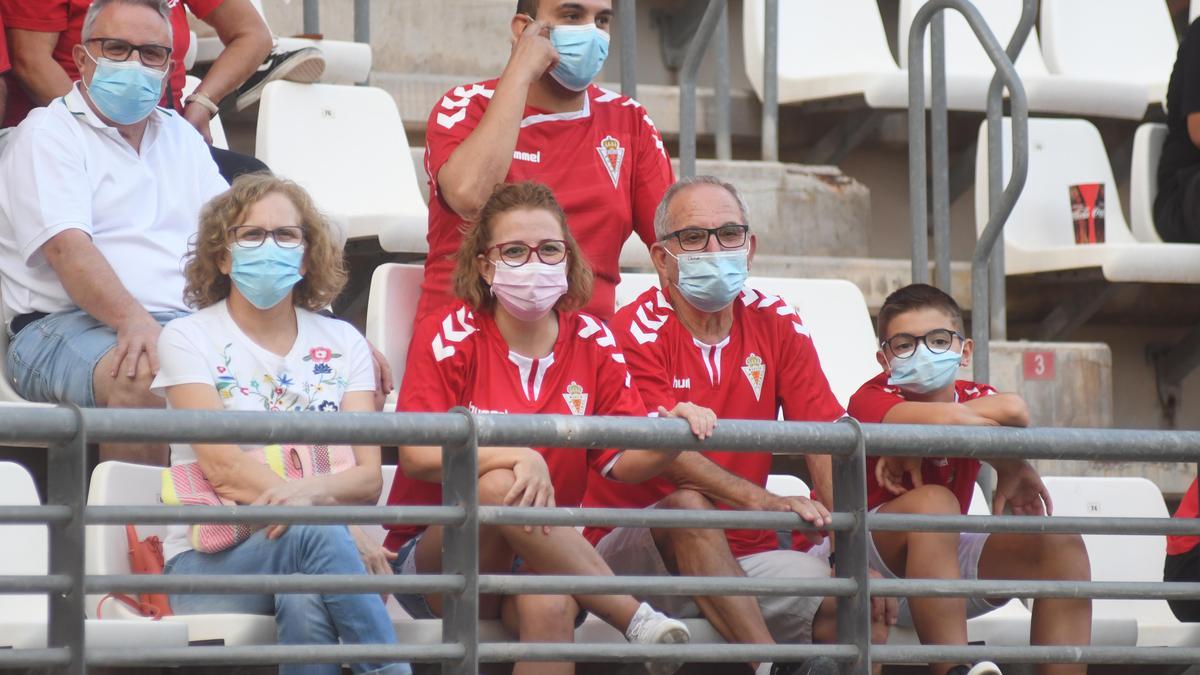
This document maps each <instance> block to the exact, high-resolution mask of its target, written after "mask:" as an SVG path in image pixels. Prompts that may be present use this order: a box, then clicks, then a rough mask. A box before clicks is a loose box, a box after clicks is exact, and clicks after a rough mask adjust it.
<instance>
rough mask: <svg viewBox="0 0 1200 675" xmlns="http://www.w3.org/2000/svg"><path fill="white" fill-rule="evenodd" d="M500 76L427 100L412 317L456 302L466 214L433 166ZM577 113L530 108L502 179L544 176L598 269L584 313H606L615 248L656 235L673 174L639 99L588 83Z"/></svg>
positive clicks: (458, 139)
mask: <svg viewBox="0 0 1200 675" xmlns="http://www.w3.org/2000/svg"><path fill="white" fill-rule="evenodd" d="M495 89H496V80H488V81H487V82H480V83H477V84H472V85H466V86H462V87H456V88H454V89H452V90H451V91H448V92H446V95H445V96H443V97H442V99H441V100H440V101H438V103H437V105H435V106H434V107H433V112H432V113H430V115H429V123H428V124H427V125H426V126H425V171H426V173H427V174H428V175H429V195H430V198H429V234H428V235H427V239H428V241H429V257H428V258H427V259H426V261H425V280H424V282H423V283H422V285H421V303H420V306H419V307H418V310H417V316H426V315H427V313H429V312H436V310H438V309H439V308H441V307H443V306H446V305H450V304H453V303H454V302H455V299H454V297H453V296H452V292H453V289H452V283H451V276H452V275H453V273H454V260H453V258H454V254H455V253H456V252H457V251H458V246H459V244H460V243H461V242H462V227H463V219H462V218H461V217H460V216H459V215H458V213H456V212H455V211H454V209H452V208H450V206H449V205H448V204H447V203H446V201H445V200H444V199H442V196H441V193H440V191H439V190H438V172H440V171H441V170H442V165H443V164H445V163H446V160H448V159H450V155H451V154H452V153H453V152H454V149H455V148H457V147H458V145H459V143H462V142H463V141H464V140H466V138H467V136H469V135H470V134H471V132H472V131H474V130H475V127H476V126H478V125H479V121H480V120H481V119H482V118H483V113H484V111H486V110H487V106H488V103H489V101H490V100H491V97H492V94H493V93H495ZM583 100H584V104H583V110H580V111H578V112H570V113H547V112H545V111H543V110H538V109H537V108H532V107H526V108H525V117H524V119H523V120H521V131H520V135H519V136H518V137H517V147H516V150H515V151H514V152H513V159H512V163H511V164H510V165H509V169H508V175H507V176H506V177H505V180H506V181H508V182H517V181H523V180H532V181H537V182H539V183H544V184H545V185H547V186H548V187H549V188H550V189H551V190H552V191H553V192H554V197H555V199H557V200H558V203H559V204H561V205H562V208H563V211H564V212H565V213H566V214H567V225H568V227H570V228H571V233H572V234H574V235H575V238H576V239H577V240H578V241H579V246H580V248H582V249H583V253H584V255H586V256H587V259H588V262H589V263H591V266H592V271H593V272H594V273H595V275H596V282H595V286H594V290H593V292H592V299H591V302H590V303H589V304H588V306H587V307H586V308H585V311H587V312H589V313H591V314H593V315H595V316H598V317H600V318H602V319H606V320H607V319H608V318H609V317H610V316H612V313H613V310H614V309H615V305H616V294H615V289H616V285H617V282H618V281H619V280H620V278H621V275H620V272H619V271H618V269H617V261H618V259H619V258H620V255H621V246H622V244H624V242H625V240H626V239H628V238H629V234H630V233H631V232H636V233H637V235H638V236H639V237H641V238H642V241H644V242H646V245H647V246H649V245H650V244H652V243H653V242H654V210H655V209H656V208H658V202H659V201H660V200H661V199H662V196H663V193H664V192H665V191H666V189H667V187H668V186H669V185H671V183H673V182H674V181H675V177H674V174H673V173H672V171H671V162H670V159H669V158H668V157H667V152H666V150H665V149H664V148H663V143H662V137H661V136H660V135H659V133H658V130H657V129H655V128H654V123H653V122H652V121H650V116H649V115H648V114H646V110H645V108H643V107H642V106H641V104H639V103H638V102H637V101H635V100H633V99H631V98H629V97H627V96H622V95H620V94H617V93H615V92H611V91H608V90H606V89H601V88H600V87H597V86H595V85H592V86H590V87H588V89H587V92H586V94H585V96H584V99H583Z"/></svg>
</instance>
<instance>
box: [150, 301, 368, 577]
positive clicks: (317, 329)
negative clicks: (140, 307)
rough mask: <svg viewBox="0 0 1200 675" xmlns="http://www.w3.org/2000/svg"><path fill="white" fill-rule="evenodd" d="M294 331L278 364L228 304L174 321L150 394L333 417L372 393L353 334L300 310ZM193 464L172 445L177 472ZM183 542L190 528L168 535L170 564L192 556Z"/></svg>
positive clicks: (362, 347) (188, 453)
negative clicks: (358, 395) (183, 388)
mask: <svg viewBox="0 0 1200 675" xmlns="http://www.w3.org/2000/svg"><path fill="white" fill-rule="evenodd" d="M296 327H297V334H296V342H295V343H294V344H293V345H292V349H291V351H289V352H288V353H287V355H286V356H280V355H278V354H275V353H273V352H270V351H268V350H266V349H263V348H262V347H260V346H258V345H257V344H255V343H254V341H252V340H251V339H250V338H249V337H247V336H246V334H245V333H243V332H242V330H241V329H240V328H238V326H237V324H236V323H234V321H233V317H231V316H230V315H229V309H228V307H227V306H226V304H225V302H224V301H222V302H219V303H217V304H215V305H212V306H210V307H206V308H204V309H202V310H200V311H198V312H196V313H195V314H192V315H190V316H185V317H182V318H179V319H175V320H174V321H171V322H170V323H168V324H167V325H166V326H165V327H164V328H163V330H162V333H161V334H160V335H159V338H158V359H159V371H158V375H157V376H156V377H155V378H154V382H153V383H152V384H151V385H150V388H151V391H153V392H154V393H156V394H158V395H159V396H164V397H165V396H166V389H167V387H172V386H175V385H178V384H211V385H212V386H213V387H215V388H216V389H217V393H218V394H219V395H220V397H221V402H222V403H223V404H224V405H225V409H226V410H248V411H264V410H266V411H287V412H300V411H319V412H332V411H337V410H340V409H341V405H342V397H343V396H344V395H345V394H346V393H347V392H351V391H374V390H375V371H374V367H373V366H372V363H371V348H370V347H369V346H368V345H367V341H366V339H365V338H364V337H363V336H362V335H360V334H359V332H358V331H357V330H355V328H354V327H353V326H351V325H350V324H348V323H346V322H344V321H341V320H339V319H332V318H329V317H325V316H321V315H320V314H315V313H313V312H309V311H306V310H303V309H299V308H297V309H296ZM257 447H261V445H260V444H246V445H244V446H243V449H246V450H252V449H254V448H257ZM194 461H196V453H195V452H194V451H193V450H192V447H191V446H190V445H188V444H183V443H176V444H172V445H171V464H172V465H175V464H182V463H184V462H194ZM186 534H187V527H186V526H172V527H170V528H168V536H167V542H165V546H164V548H166V549H168V550H166V551H164V554H165V557H166V558H168V559H170V558H171V557H173V556H174V555H175V554H176V553H179V552H181V551H182V550H187V549H189V548H190V547H189V546H188V544H187V536H186Z"/></svg>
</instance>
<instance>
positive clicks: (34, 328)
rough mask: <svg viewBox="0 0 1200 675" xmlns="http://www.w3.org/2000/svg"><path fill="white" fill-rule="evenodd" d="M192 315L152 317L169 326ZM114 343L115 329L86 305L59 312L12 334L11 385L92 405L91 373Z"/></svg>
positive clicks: (41, 396) (43, 398) (43, 397)
mask: <svg viewBox="0 0 1200 675" xmlns="http://www.w3.org/2000/svg"><path fill="white" fill-rule="evenodd" d="M188 314H190V312H151V313H150V316H152V317H154V319H155V320H156V321H158V323H160V324H162V325H166V324H167V322H168V321H170V320H172V319H177V318H179V317H181V316H187V315H188ZM0 330H7V329H5V328H0ZM115 346H117V333H116V331H114V330H113V329H111V328H109V327H108V326H106V325H104V324H103V323H101V322H100V321H99V320H97V319H95V318H93V317H92V316H91V315H89V314H88V313H87V312H85V311H83V310H82V309H76V310H69V311H66V312H55V313H54V314H50V315H49V316H44V317H42V318H40V319H38V320H37V321H34V322H33V323H31V324H29V325H28V326H25V327H24V328H22V329H21V332H20V333H17V334H16V335H15V336H13V339H12V343H11V344H9V346H8V361H7V364H6V367H7V368H8V376H9V378H10V379H11V381H12V385H13V389H16V391H17V393H18V394H20V395H21V396H22V397H24V398H26V399H28V400H30V401H38V402H42V403H74V404H75V405H78V406H80V407H83V408H94V407H96V392H95V389H94V386H93V380H92V374H93V373H94V372H95V371H96V366H97V365H98V364H99V363H100V359H102V358H104V355H105V354H107V353H108V352H109V351H111V350H112V348H113V347H115Z"/></svg>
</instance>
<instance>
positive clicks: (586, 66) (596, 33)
mask: <svg viewBox="0 0 1200 675" xmlns="http://www.w3.org/2000/svg"><path fill="white" fill-rule="evenodd" d="M550 42H551V43H552V44H553V45H554V49H555V50H557V51H558V65H557V66H554V70H551V71H550V77H553V78H554V80H555V81H556V82H558V83H559V84H561V85H562V86H564V87H566V88H567V89H570V90H571V91H583V90H584V89H587V87H588V85H589V84H591V83H592V80H594V79H596V76H597V75H599V74H600V69H601V68H603V67H604V61H605V59H607V58H608V33H605V32H604V31H602V30H600V29H599V28H597V27H596V26H595V24H588V25H586V26H555V27H554V30H552V31H550Z"/></svg>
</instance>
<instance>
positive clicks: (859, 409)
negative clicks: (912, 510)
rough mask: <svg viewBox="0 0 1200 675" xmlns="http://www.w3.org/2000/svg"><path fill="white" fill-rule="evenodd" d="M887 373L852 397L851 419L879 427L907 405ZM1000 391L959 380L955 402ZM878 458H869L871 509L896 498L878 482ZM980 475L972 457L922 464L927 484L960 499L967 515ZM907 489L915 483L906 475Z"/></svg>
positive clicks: (922, 475) (902, 393) (868, 506)
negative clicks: (897, 408)
mask: <svg viewBox="0 0 1200 675" xmlns="http://www.w3.org/2000/svg"><path fill="white" fill-rule="evenodd" d="M887 381H888V375H887V373H880V374H878V375H876V376H875V377H874V378H872V379H871V380H870V381H869V382H867V383H866V384H864V385H863V386H861V387H859V389H858V391H856V392H854V395H853V396H851V397H850V416H851V417H853V418H854V419H856V420H858V421H859V422H863V423H868V424H875V423H879V422H882V421H883V416H884V415H886V414H887V412H888V411H889V410H891V409H892V407H893V406H895V405H896V404H898V403H903V402H904V401H905V400H906V399H905V398H904V390H902V389H900V387H893V386H890V385H889V384H888V383H887ZM995 393H996V389H995V388H994V387H992V386H991V385H987V384H978V383H975V382H969V381H967V380H957V381H955V383H954V400H955V401H960V402H961V401H971V400H974V399H977V398H983V397H984V396H991V395H993V394H995ZM878 462H879V458H878V457H869V456H868V457H867V508H869V509H873V508H875V507H876V506H879V505H880V504H883V503H885V502H888V501H890V500H891V499H892V498H893V497H895V496H896V495H893V494H892V493H891V492H888V490H887V488H885V487H883V486H882V485H880V484H879V481H877V480H875V465H876V464H877V463H878ZM978 476H979V460H977V459H970V458H968V457H936V458H935V457H926V458H925V459H924V460H922V462H921V480H923V481H925V484H926V485H944V486H946V487H947V488H949V489H950V491H951V492H953V493H954V496H955V497H957V498H958V505H959V506H960V507H961V508H962V512H963V514H966V512H967V509H968V508H969V507H970V506H971V497H972V496H973V495H974V494H975V478H976V477H978ZM904 487H906V488H908V489H910V490H911V489H912V487H913V486H912V481H910V480H909V479H908V477H907V476H906V477H905V478H904Z"/></svg>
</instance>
